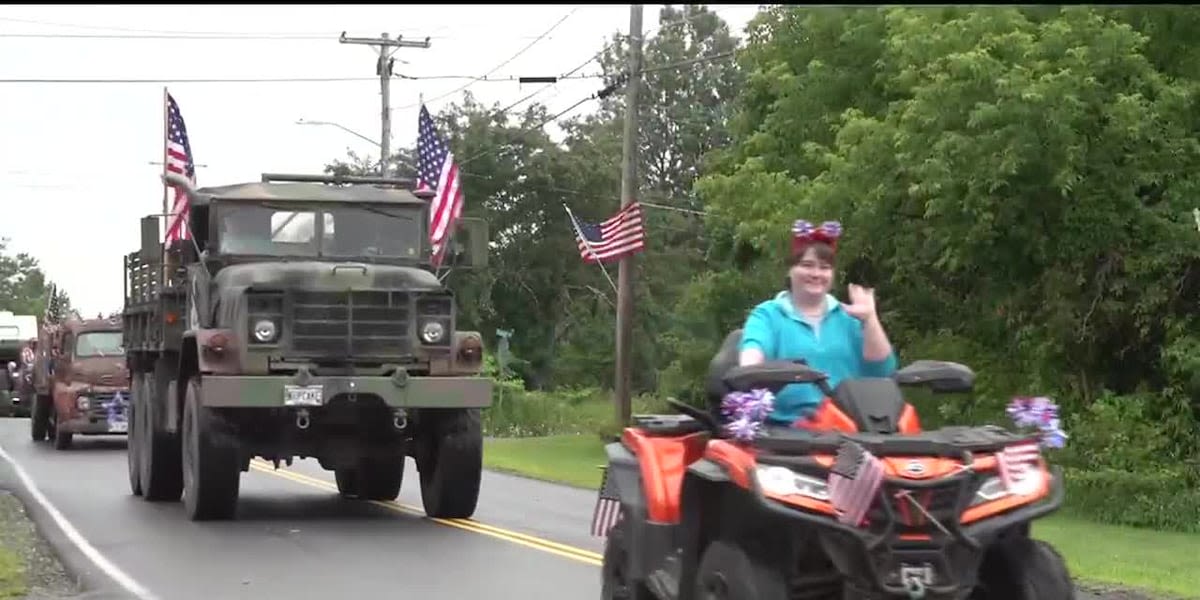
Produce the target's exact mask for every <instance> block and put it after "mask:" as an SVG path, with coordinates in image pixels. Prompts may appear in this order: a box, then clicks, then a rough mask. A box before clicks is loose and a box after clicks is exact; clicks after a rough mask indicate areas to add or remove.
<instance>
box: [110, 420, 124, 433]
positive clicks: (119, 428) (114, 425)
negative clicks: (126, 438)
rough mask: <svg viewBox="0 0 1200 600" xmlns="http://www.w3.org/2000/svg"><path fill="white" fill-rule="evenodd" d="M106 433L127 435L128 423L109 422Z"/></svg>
mask: <svg viewBox="0 0 1200 600" xmlns="http://www.w3.org/2000/svg"><path fill="white" fill-rule="evenodd" d="M108 431H109V433H128V432H129V422H128V421H109V423H108Z"/></svg>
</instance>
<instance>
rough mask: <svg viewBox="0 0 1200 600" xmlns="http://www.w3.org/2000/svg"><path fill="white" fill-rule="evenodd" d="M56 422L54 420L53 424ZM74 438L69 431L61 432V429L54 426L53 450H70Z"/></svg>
mask: <svg viewBox="0 0 1200 600" xmlns="http://www.w3.org/2000/svg"><path fill="white" fill-rule="evenodd" d="M57 421H58V419H57V418H56V419H55V422H57ZM74 437H75V435H74V434H72V433H71V432H70V431H63V430H62V429H60V428H59V427H57V426H56V427H55V428H54V449H55V450H66V449H68V448H70V447H71V441H72V440H73V439H74Z"/></svg>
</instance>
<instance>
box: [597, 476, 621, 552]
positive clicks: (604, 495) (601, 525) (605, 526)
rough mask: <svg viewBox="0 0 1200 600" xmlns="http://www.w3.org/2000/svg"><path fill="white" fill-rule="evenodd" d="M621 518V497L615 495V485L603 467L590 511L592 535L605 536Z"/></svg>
mask: <svg viewBox="0 0 1200 600" xmlns="http://www.w3.org/2000/svg"><path fill="white" fill-rule="evenodd" d="M620 520H621V499H620V496H618V495H617V486H616V485H615V484H614V483H612V480H610V479H609V477H608V469H607V468H606V469H604V479H603V481H602V482H601V483H600V491H599V492H598V493H597V495H596V510H595V511H593V512H592V535H593V536H595V537H606V536H607V535H608V532H609V531H610V530H611V529H612V528H613V526H614V525H616V524H617V521H620Z"/></svg>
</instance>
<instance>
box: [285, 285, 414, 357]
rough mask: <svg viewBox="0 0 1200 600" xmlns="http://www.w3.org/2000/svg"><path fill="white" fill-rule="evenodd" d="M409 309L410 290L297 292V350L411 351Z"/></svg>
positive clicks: (293, 331) (294, 328) (346, 352)
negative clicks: (408, 292)
mask: <svg viewBox="0 0 1200 600" xmlns="http://www.w3.org/2000/svg"><path fill="white" fill-rule="evenodd" d="M408 313H409V295H408V294H407V293H406V292H386V291H383V292H381V291H355V292H295V294H294V296H293V304H292V315H293V316H292V327H291V346H292V350H293V351H295V352H296V353H299V354H307V355H314V354H319V355H330V356H355V357H363V356H399V355H405V354H409V353H410V351H411V346H412V342H411V340H410V339H409V315H408Z"/></svg>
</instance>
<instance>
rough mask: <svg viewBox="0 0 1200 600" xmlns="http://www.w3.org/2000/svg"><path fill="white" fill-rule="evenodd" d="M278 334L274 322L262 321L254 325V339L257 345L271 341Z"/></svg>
mask: <svg viewBox="0 0 1200 600" xmlns="http://www.w3.org/2000/svg"><path fill="white" fill-rule="evenodd" d="M278 333H279V330H278V328H276V327H275V321H272V320H270V319H262V320H260V321H259V322H257V323H255V324H254V339H255V340H257V341H258V342H259V343H263V344H265V343H267V342H270V341H273V340H274V339H275V336H276V335H277V334H278Z"/></svg>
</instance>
